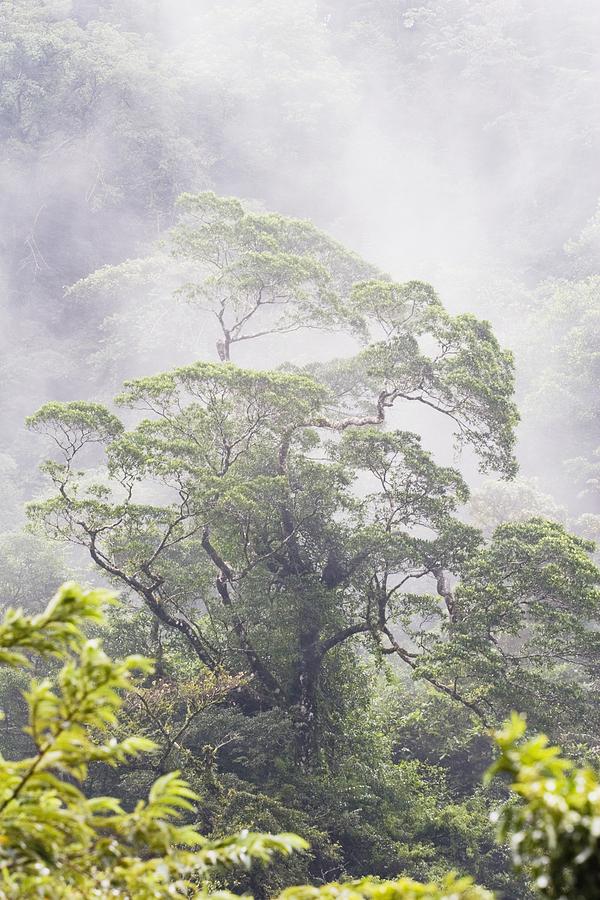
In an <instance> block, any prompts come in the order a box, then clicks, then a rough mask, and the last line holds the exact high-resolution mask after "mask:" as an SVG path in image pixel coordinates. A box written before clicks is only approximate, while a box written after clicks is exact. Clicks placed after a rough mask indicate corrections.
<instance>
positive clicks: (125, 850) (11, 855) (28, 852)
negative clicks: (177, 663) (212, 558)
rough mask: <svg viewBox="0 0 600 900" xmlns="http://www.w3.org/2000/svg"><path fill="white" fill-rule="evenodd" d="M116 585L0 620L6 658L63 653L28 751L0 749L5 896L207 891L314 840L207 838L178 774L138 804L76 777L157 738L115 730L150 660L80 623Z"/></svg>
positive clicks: (38, 697)
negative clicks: (111, 645) (215, 880)
mask: <svg viewBox="0 0 600 900" xmlns="http://www.w3.org/2000/svg"><path fill="white" fill-rule="evenodd" d="M112 600H113V598H112V595H110V594H108V593H107V592H106V591H99V590H96V591H84V590H82V589H81V588H80V587H78V586H77V585H75V584H73V583H69V584H66V585H63V587H62V588H61V589H60V590H59V591H58V593H57V594H56V595H55V597H54V598H53V600H52V601H51V602H50V604H49V605H48V606H47V608H46V609H45V610H44V612H42V613H40V614H38V615H36V616H33V617H28V616H26V615H24V614H23V613H22V612H21V611H19V610H16V609H9V610H8V611H7V613H6V614H5V617H4V621H3V623H2V625H0V661H1V662H2V664H4V665H8V666H11V667H15V666H25V665H27V664H28V662H29V658H30V656H31V655H32V654H33V655H40V654H41V655H42V656H50V657H56V658H57V659H58V660H59V661H60V662H61V663H62V665H61V668H60V670H59V671H58V673H57V674H56V676H55V678H50V677H47V678H44V679H42V680H34V681H32V682H31V684H30V687H29V690H28V691H27V693H26V695H25V699H26V702H27V707H28V711H29V724H28V727H27V729H26V730H27V734H28V735H29V737H30V740H31V744H32V753H31V755H30V756H28V757H26V758H24V759H19V760H16V761H12V760H8V759H4V758H3V759H0V830H1V832H2V835H1V839H0V873H1V874H0V878H1V883H2V894H3V896H5V897H23V896H28V897H34V896H39V897H47V896H52V897H68V898H77V897H81V898H84V897H85V898H92V897H97V898H103V897H109V896H115V894H118V896H123V897H136V898H144V897H148V898H150V897H162V896H164V897H167V896H169V897H173V896H181V897H188V896H191V895H192V894H193V895H194V896H204V895H205V894H206V890H207V888H206V887H205V884H206V880H207V878H208V876H209V875H210V872H211V871H212V870H214V869H215V868H217V867H219V866H231V865H236V864H238V865H239V864H244V863H248V862H249V861H250V860H251V859H261V860H268V859H269V858H270V856H271V855H272V854H273V853H276V852H278V853H290V852H291V851H292V850H294V849H301V848H303V847H304V846H305V844H304V842H303V841H301V840H300V839H299V838H296V837H294V836H293V835H280V836H274V835H257V834H251V833H247V832H246V833H244V834H241V835H239V836H238V837H232V838H225V839H222V840H217V841H208V840H206V839H205V838H203V837H202V836H201V835H200V834H199V833H198V832H197V831H196V830H195V829H194V828H193V827H190V826H188V825H184V824H178V823H177V819H179V818H180V817H181V816H182V814H183V813H185V812H188V811H190V810H192V809H193V804H194V802H195V801H196V800H197V799H198V798H197V796H196V794H195V793H194V792H193V791H192V790H191V789H190V788H189V786H188V785H187V784H186V782H185V781H183V780H182V779H181V778H180V777H179V774H178V773H177V772H172V773H169V774H167V775H164V776H163V777H161V778H159V779H158V780H157V781H156V782H155V783H154V785H153V786H152V788H151V790H150V793H149V795H148V798H147V800H146V801H140V802H138V803H137V804H136V806H135V808H134V809H133V810H131V811H130V812H127V811H125V810H124V809H123V808H122V806H121V804H120V803H119V801H117V800H116V799H114V798H111V797H92V798H87V797H86V796H85V795H84V793H83V792H82V790H81V788H80V787H79V786H78V785H79V784H80V783H81V782H82V781H83V780H84V779H85V778H86V775H87V772H88V767H89V765H90V764H92V763H96V762H99V761H100V762H102V763H105V764H108V765H110V766H118V765H119V764H122V763H123V762H124V761H125V760H126V759H129V758H131V757H134V756H137V755H138V754H140V753H142V752H144V753H147V752H149V751H151V750H152V749H154V744H153V743H152V741H149V740H148V739H147V738H142V737H135V736H129V737H125V738H124V739H123V740H117V739H115V738H114V737H111V736H110V733H111V731H112V730H113V729H114V727H115V725H116V723H117V716H118V712H119V709H120V707H121V704H122V692H123V691H131V689H132V686H133V682H132V676H133V675H134V674H135V673H149V672H151V670H152V665H151V663H150V661H149V660H148V659H146V658H143V657H139V656H130V657H127V658H126V659H124V660H123V661H122V662H115V661H113V660H111V659H110V658H109V657H108V656H107V655H106V654H105V653H104V651H103V650H102V648H101V646H100V645H99V643H98V641H96V640H89V639H87V638H86V637H85V635H84V633H83V632H82V630H81V629H82V626H83V625H85V624H86V623H87V624H88V625H89V624H91V623H94V622H96V623H97V622H99V621H101V620H102V606H103V605H104V604H105V603H107V602H112Z"/></svg>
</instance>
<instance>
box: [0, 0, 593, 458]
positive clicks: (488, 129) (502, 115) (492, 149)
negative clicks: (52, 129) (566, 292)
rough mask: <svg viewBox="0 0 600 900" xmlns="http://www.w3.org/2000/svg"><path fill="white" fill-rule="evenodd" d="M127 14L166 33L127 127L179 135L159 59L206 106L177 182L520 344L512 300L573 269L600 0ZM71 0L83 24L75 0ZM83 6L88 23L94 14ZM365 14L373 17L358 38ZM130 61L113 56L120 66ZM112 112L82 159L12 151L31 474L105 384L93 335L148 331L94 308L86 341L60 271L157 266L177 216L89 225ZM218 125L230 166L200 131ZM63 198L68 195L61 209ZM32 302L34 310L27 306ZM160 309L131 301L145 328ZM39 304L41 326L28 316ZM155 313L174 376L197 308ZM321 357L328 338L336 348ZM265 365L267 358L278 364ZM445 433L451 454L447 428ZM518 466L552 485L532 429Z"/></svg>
mask: <svg viewBox="0 0 600 900" xmlns="http://www.w3.org/2000/svg"><path fill="white" fill-rule="evenodd" d="M89 5H90V6H92V5H93V4H89ZM59 6H60V4H59ZM115 6H116V8H117V9H119V10H121V11H122V13H123V16H122V19H121V18H120V17H119V16H117V15H116V14H115V12H114V10H111V4H110V3H107V4H105V5H104V13H103V18H104V19H105V20H106V22H108V23H112V24H115V25H116V26H117V27H118V29H120V32H122V33H123V34H124V35H127V34H128V33H129V32H130V31H131V30H132V29H133V30H137V31H138V32H139V34H141V35H143V34H144V33H145V32H146V30H147V31H150V32H153V33H154V38H153V41H154V44H153V46H154V48H155V51H154V55H153V54H150V56H149V58H148V62H147V73H148V74H147V75H145V76H144V78H147V79H149V81H148V87H147V89H146V91H147V92H146V95H145V98H144V99H143V102H142V105H141V107H140V109H135V110H133V111H132V112H131V115H132V116H134V117H135V120H136V121H139V120H140V116H141V117H142V118H143V117H144V116H145V117H146V118H147V119H148V123H149V124H148V127H149V128H150V127H153V128H156V129H158V130H162V132H163V133H165V134H168V133H171V132H172V131H173V128H174V124H173V123H174V122H175V121H176V119H177V116H178V115H179V113H178V107H177V103H176V102H175V100H174V99H173V97H174V96H175V95H173V96H172V95H171V94H169V93H168V92H167V94H165V95H164V96H163V93H161V92H158V91H155V90H153V87H152V85H153V82H152V79H151V76H152V73H153V72H155V71H156V69H157V66H158V63H157V60H162V62H161V63H160V65H161V66H163V67H166V69H167V70H168V71H169V73H170V77H171V78H172V79H173V82H175V81H177V84H178V89H177V90H178V92H179V93H177V97H178V98H181V97H183V98H184V100H182V101H181V102H182V103H183V102H184V101H185V102H186V103H187V104H188V106H187V109H188V110H190V109H191V110H192V111H193V115H189V114H187V118H186V120H185V122H184V123H183V125H181V123H179V124H178V125H177V127H178V128H179V131H178V132H177V135H176V137H177V140H178V141H188V142H189V146H190V151H189V160H188V161H189V166H187V167H186V166H184V167H182V169H181V172H180V174H179V175H178V178H177V184H176V187H177V189H178V190H201V189H205V188H206V187H207V186H212V187H213V188H214V189H215V190H217V191H218V192H220V193H228V194H239V195H241V196H243V197H245V198H247V199H248V200H249V201H251V202H252V203H254V204H255V205H257V206H259V207H262V208H269V209H275V210H277V211H280V212H283V213H287V214H291V215H298V216H302V217H306V218H310V219H312V220H313V221H314V222H315V224H317V225H318V226H319V227H321V228H323V229H325V230H327V231H330V232H331V233H333V234H334V235H335V236H336V237H337V238H339V239H340V240H341V241H343V242H344V243H345V244H346V245H348V246H349V247H351V248H352V249H354V250H356V251H357V252H359V253H361V254H362V255H364V256H365V258H367V259H368V260H369V261H370V262H373V263H375V264H377V265H378V266H380V267H381V268H382V269H384V270H385V271H387V272H389V274H390V275H391V276H392V277H394V278H396V279H398V280H407V279H413V278H418V279H423V280H426V281H430V282H432V283H433V284H434V286H435V287H436V289H437V290H438V292H439V293H440V294H441V296H442V299H443V300H444V301H445V302H446V303H447V305H448V306H449V307H450V308H451V309H452V310H453V311H456V312H463V311H474V312H476V313H481V314H482V315H485V316H486V317H490V318H491V319H492V321H493V323H494V325H495V327H496V328H497V329H498V331H499V333H500V335H501V336H502V338H503V339H504V340H510V339H511V337H512V336H513V334H514V327H513V326H514V323H513V322H508V323H507V321H506V318H507V316H512V315H513V313H512V312H511V309H513V307H514V303H515V302H516V301H515V298H517V300H518V298H519V296H520V291H522V290H524V289H531V288H532V287H534V286H535V285H536V284H537V283H538V282H540V281H542V280H543V279H544V278H547V277H549V276H553V275H561V274H563V273H564V271H565V267H566V266H568V258H567V255H566V254H565V252H564V250H563V247H564V245H565V243H566V242H567V241H569V240H571V239H573V238H576V237H577V235H578V234H579V233H580V232H581V230H582V229H583V228H584V227H585V225H586V222H588V220H589V219H590V218H591V217H592V216H593V214H594V211H595V210H596V207H597V202H598V197H599V196H600V167H599V166H598V164H597V160H598V158H599V155H600V131H599V128H598V115H597V113H598V110H597V102H598V97H599V96H600V56H599V55H598V52H597V47H598V46H599V44H600V4H598V2H596V0H578V2H577V3H565V2H560V0H554V2H549V3H541V2H536V0H448V2H441V0H424V2H423V3H421V4H420V5H419V6H415V5H414V4H411V3H409V2H403V0H373V2H370V3H369V2H363V3H362V4H361V3H358V2H355V3H351V4H347V3H345V2H344V0H323V2H313V0H299V2H295V3H286V2H281V0H257V2H248V0H224V2H215V0H169V2H167V0H161V2H159V3H155V4H152V3H144V2H142V0H130V2H129V3H125V2H120V3H117V4H116V5H115ZM62 7H63V8H64V10H68V9H69V3H63V4H62ZM57 8H58V7H57ZM73 8H74V9H77V10H79V11H80V12H79V15H80V21H81V22H82V23H83V27H86V28H88V29H89V23H86V16H85V9H86V3H85V2H80V3H75V4H74V6H73ZM150 13H151V14H150ZM358 13H360V14H361V16H358ZM353 15H356V17H357V19H358V18H361V17H362V24H361V25H360V27H359V26H358V25H356V24H355V23H354V21H353ZM365 22H366V24H365ZM128 46H129V45H128V43H127V40H126V39H125V38H124V39H123V45H122V47H121V45H120V44H119V46H116V47H115V51H114V52H115V53H116V54H117V55H118V54H119V53H121V54H122V56H120V57H118V59H119V65H123V66H124V75H123V78H124V79H125V81H126V80H127V78H129V77H130V76H129V75H128V72H127V59H126V56H127V53H128V52H129V51H128V50H127V47H128ZM119 48H120V49H119ZM115 58H117V57H115ZM113 63H114V60H113V58H112V57H108V58H107V59H106V65H107V66H109V67H110V66H111V65H113ZM131 77H132V78H133V75H132V76H131ZM136 77H137V76H136ZM140 78H141V76H140ZM142 81H144V79H142ZM177 102H179V100H178V101H177ZM115 109H116V107H115ZM115 114H116V113H115V110H113V109H111V108H110V107H108V112H106V113H105V115H104V117H103V114H99V118H98V120H97V121H96V123H95V125H94V128H93V130H92V132H91V135H90V136H88V138H87V139H86V140H81V141H76V142H75V144H74V145H73V144H71V145H69V146H68V147H67V148H62V145H61V135H60V133H58V134H57V135H56V138H55V139H54V143H53V144H52V146H53V147H54V148H56V150H55V152H53V154H52V155H48V148H45V150H41V151H40V157H39V158H38V159H33V160H31V161H29V162H28V161H23V160H22V159H21V158H19V157H18V155H17V156H15V155H14V154H12V151H11V152H8V154H7V155H6V167H5V169H4V172H5V175H4V196H5V201H4V208H3V210H2V219H3V221H4V222H5V223H6V228H7V229H8V230H9V231H10V229H12V230H13V232H14V233H16V235H17V237H16V238H15V240H16V243H17V245H18V249H19V252H20V253H22V255H23V259H24V263H23V265H24V266H25V268H27V267H29V269H30V270H31V278H30V279H29V281H24V280H23V277H22V273H21V274H19V277H18V278H17V279H16V281H15V284H17V286H15V284H13V283H11V280H10V279H11V277H12V276H9V275H7V279H8V282H9V284H8V287H7V290H6V293H5V295H4V296H5V299H4V309H3V310H2V313H1V319H0V321H1V322H2V335H3V343H4V346H5V351H6V356H7V363H6V366H7V369H9V370H10V372H9V374H8V375H7V376H6V377H5V379H4V387H5V391H6V394H5V397H4V400H3V403H4V407H3V408H4V409H5V410H7V416H8V418H7V421H8V422H9V423H10V428H9V429H8V428H7V427H6V424H5V426H4V431H5V432H6V431H9V432H10V433H6V434H5V437H6V440H7V444H8V445H9V447H11V446H13V445H14V446H15V447H16V449H15V450H14V452H15V453H18V454H20V453H23V452H25V453H31V454H32V456H31V458H30V460H29V463H30V464H31V465H33V463H34V462H35V456H36V453H38V452H42V451H41V448H39V447H38V445H36V444H35V442H33V443H31V438H30V437H29V438H27V439H25V438H24V437H23V435H22V432H21V426H20V424H19V423H20V422H21V421H22V419H23V418H24V417H25V416H26V415H27V414H28V413H30V412H31V411H32V410H33V409H35V407H36V406H37V405H39V403H40V402H43V401H44V400H46V399H50V398H51V397H53V396H55V395H56V394H57V390H58V395H59V396H60V398H71V397H74V396H80V395H81V394H82V392H83V393H84V394H85V391H86V390H87V389H88V388H86V379H85V377H84V373H82V372H81V371H74V370H73V367H72V366H70V364H69V343H70V342H74V343H77V342H83V343H84V344H85V342H86V341H88V342H89V343H90V347H91V348H92V349H93V352H94V353H96V354H97V353H98V352H100V354H101V353H102V352H103V351H102V348H103V347H105V346H106V343H107V342H110V336H111V334H112V333H114V334H118V328H119V327H120V326H121V325H122V327H123V334H122V335H121V341H122V342H123V343H124V344H126V343H127V342H129V343H130V344H131V342H132V341H133V342H135V340H136V339H137V338H136V337H135V335H136V333H137V332H139V330H140V329H139V319H138V320H136V321H133V320H131V319H130V318H128V317H130V308H129V307H128V308H123V310H121V311H118V312H117V313H116V315H117V317H119V316H121V319H120V320H116V321H113V326H115V330H114V332H111V331H110V322H109V323H108V324H107V323H106V322H104V323H103V322H102V315H101V311H96V319H95V320H94V322H93V323H92V325H90V324H89V323H86V328H88V331H87V332H86V333H85V335H83V334H82V333H81V332H80V330H79V327H80V326H79V324H78V323H80V321H81V316H80V312H78V311H77V307H76V306H74V305H73V304H72V303H70V302H65V300H64V297H63V288H64V287H66V286H67V285H66V284H64V283H61V281H60V277H59V274H60V273H62V272H64V271H66V272H68V273H69V279H67V280H75V279H76V278H78V277H81V276H83V275H85V274H87V272H89V271H90V270H91V269H93V268H95V267H96V266H99V265H102V264H104V263H117V262H120V261H122V260H123V259H126V258H128V257H131V256H136V255H138V254H144V253H146V252H147V250H148V248H149V246H150V244H151V241H152V240H153V239H154V238H155V237H156V235H157V232H158V231H159V230H160V229H161V227H163V226H168V224H169V221H168V217H166V216H165V215H164V214H162V215H160V214H158V213H152V212H144V211H143V210H142V205H141V203H140V200H139V197H133V196H132V197H131V198H128V197H125V198H124V199H123V198H122V199H121V200H120V201H119V202H117V201H116V200H114V202H113V203H112V205H111V203H108V205H107V206H106V207H105V208H104V209H103V210H99V211H98V213H97V214H95V218H94V217H93V216H91V218H90V217H88V218H89V221H88V218H86V216H87V213H86V212H85V210H84V213H85V214H84V213H82V212H81V209H82V206H81V200H80V198H81V196H85V197H87V196H88V195H89V196H90V200H89V202H88V206H90V204H92V202H96V200H95V199H94V200H93V201H92V198H93V197H94V194H95V191H96V188H95V186H94V178H95V177H96V176H95V174H94V166H93V164H92V163H91V160H92V159H93V158H94V159H95V158H98V159H100V160H104V159H105V158H107V157H110V156H111V153H112V152H113V151H114V152H115V153H116V152H117V150H118V144H117V141H118V140H120V138H118V136H115V135H116V134H117V130H116V129H114V130H113V127H112V126H113V122H114V120H113V118H111V117H113V116H114V115H115ZM182 115H183V114H182ZM216 132H218V142H215V143H218V147H217V148H216V149H217V150H218V153H217V152H216V150H215V148H213V150H211V149H210V148H206V147H205V142H203V138H202V135H203V134H206V135H207V136H208V137H211V136H212V137H213V138H214V134H215V133H216ZM115 148H117V150H115ZM118 152H120V150H119V151H118ZM44 153H46V155H44ZM11 154H12V155H11ZM211 154H212V156H211ZM217 156H218V158H216V157H217ZM196 157H197V158H196ZM213 157H214V158H213ZM132 159H134V157H132ZM131 165H134V163H131ZM32 172H33V173H35V178H33V181H32ZM40 172H41V174H40ZM40 184H41V185H42V187H41V188H39V191H40V195H39V197H35V198H34V199H32V190H35V189H37V187H38V186H39V185H40ZM90 188H91V189H92V192H91V194H90ZM61 194H65V196H66V198H67V199H66V200H65V202H64V203H63V206H62V207H61V205H60V202H59V201H58V198H59V197H60V195H61ZM71 198H74V199H73V200H72V210H75V212H74V213H73V214H71V213H72V210H71V207H69V203H70V202H71ZM97 200H98V202H100V198H97ZM83 206H85V204H83ZM21 207H22V211H20V210H21ZM57 209H58V212H57ZM40 210H41V212H40ZM38 215H40V216H41V218H42V220H43V221H42V226H43V224H44V221H46V219H45V217H48V216H50V217H51V216H52V215H54V216H55V219H56V221H55V223H54V224H52V227H50V226H47V232H46V236H45V243H44V242H43V241H42V242H41V244H40V245H39V246H38V245H37V244H35V242H32V240H31V239H30V236H31V234H34V233H35V228H36V227H37V226H36V224H35V223H36V221H37V219H36V216H38ZM78 217H81V220H80V219H79V218H78ZM90 221H92V224H91V225H90ZM40 227H41V226H40ZM86 229H87V230H86ZM42 230H43V229H42ZM79 231H81V237H79ZM74 234H77V237H76V238H74V236H73V235H74ZM69 241H71V244H73V245H76V246H78V247H81V248H83V249H81V253H80V255H79V257H78V258H77V260H76V261H72V260H66V261H65V259H64V258H63V255H64V253H65V247H67V246H71V244H69ZM86 241H87V243H86ZM32 243H33V244H34V245H35V246H33V247H32ZM5 246H6V254H7V259H6V260H4V261H3V262H2V264H1V269H2V271H4V270H5V269H6V270H7V271H8V270H9V269H10V268H11V265H12V263H11V262H10V260H9V259H8V255H9V254H14V252H15V243H14V241H13V240H11V239H10V235H9V239H7V241H6V242H5ZM13 268H14V267H13ZM38 269H41V270H44V269H47V270H48V271H49V272H50V273H51V274H50V275H49V274H48V272H45V271H41V272H39V271H37V270H38ZM54 271H55V272H57V273H59V274H57V275H56V277H53V276H52V272H54ZM51 276H52V277H51ZM44 279H45V280H44ZM40 285H41V286H40ZM31 296H35V302H34V303H33V304H32V305H30V306H28V303H30V298H31ZM144 296H145V295H144V293H143V292H140V295H139V297H137V298H136V303H135V308H136V309H137V310H138V312H139V313H140V315H143V303H144ZM158 302H159V305H160V298H159V301H158ZM42 305H43V307H44V311H45V312H44V317H43V321H42V322H41V323H40V322H38V321H36V317H35V315H33V314H32V309H33V310H34V311H35V310H39V309H40V308H41V306H42ZM156 315H157V317H158V318H157V320H156V321H160V322H162V323H163V324H161V327H164V349H162V350H161V343H160V341H159V340H154V342H153V343H152V347H151V353H150V355H149V356H144V357H143V362H140V364H139V366H141V368H142V369H146V368H147V367H148V366H150V365H151V366H152V367H153V371H159V370H160V369H162V368H165V367H167V366H170V365H173V364H174V363H177V362H185V361H190V358H191V356H192V355H193V352H194V342H193V340H192V339H191V338H190V335H189V334H187V335H185V336H184V338H183V339H182V340H181V341H179V339H178V338H176V335H175V331H176V329H180V328H181V322H182V314H181V312H180V311H179V312H177V313H175V312H174V314H173V317H172V318H170V319H169V322H168V323H164V313H161V312H160V310H159V311H158V312H157V313H156ZM128 329H129V330H128ZM136 329H137V332H136ZM144 338H147V334H146V335H144ZM309 339H310V341H314V336H313V335H312V334H311V335H310V338H309ZM46 340H47V341H48V348H47V350H46V351H45V352H46V354H47V356H48V362H47V365H45V364H43V362H42V364H40V363H39V362H38V363H37V364H36V367H35V370H31V369H28V366H27V363H26V361H24V357H25V356H26V355H27V354H28V353H29V352H30V350H31V349H32V348H35V349H36V350H37V351H38V352H39V346H40V344H42V343H43V342H44V341H46ZM178 341H179V342H178ZM103 342H104V343H103ZM198 346H200V342H199V344H198ZM323 346H324V347H327V348H328V347H329V346H330V338H329V337H327V336H325V337H324V338H323ZM98 347H100V350H98ZM128 350H129V352H131V346H130V347H129V348H128ZM145 352H147V348H146V351H145ZM256 352H257V355H258V356H260V357H261V363H262V364H264V358H263V357H264V351H261V350H260V349H257V351H256ZM301 352H302V351H300V353H301ZM38 358H39V357H38ZM140 358H141V357H140ZM41 359H42V360H43V359H44V357H43V356H42V357H41ZM148 360H151V362H150V361H148ZM139 366H138V365H137V364H136V363H135V362H133V363H132V370H131V373H130V374H131V375H136V374H139ZM49 369H52V372H53V375H52V378H51V379H48V378H47V375H46V372H47V370H49ZM107 378H108V380H107V382H106V383H105V385H104V388H105V394H106V395H109V394H110V392H111V391H112V390H113V385H112V383H110V378H109V377H108V376H107ZM57 385H58V388H57ZM90 390H91V388H90ZM94 390H98V388H97V386H96V388H94ZM17 433H18V434H19V435H20V437H19V438H18V440H17V441H16V444H15V434H17ZM428 438H429V441H430V443H431V441H435V434H434V433H431V434H428ZM26 441H27V442H29V443H26ZM25 446H27V447H29V448H36V449H30V450H27V451H24V450H23V448H24V447H25ZM521 459H522V461H523V463H524V468H525V470H526V471H528V472H531V471H533V472H534V473H535V474H540V470H541V461H540V458H539V453H538V452H537V447H536V437H535V435H533V436H532V435H531V434H528V435H527V436H526V440H525V442H524V443H523V445H522V447H521ZM542 474H543V473H542Z"/></svg>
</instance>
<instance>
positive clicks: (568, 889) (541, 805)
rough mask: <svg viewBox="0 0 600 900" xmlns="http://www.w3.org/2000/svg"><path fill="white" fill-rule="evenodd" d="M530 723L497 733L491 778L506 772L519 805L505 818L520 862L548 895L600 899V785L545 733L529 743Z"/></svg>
mask: <svg viewBox="0 0 600 900" xmlns="http://www.w3.org/2000/svg"><path fill="white" fill-rule="evenodd" d="M524 733H525V719H524V718H523V717H521V716H518V715H516V714H513V716H512V719H511V721H510V722H509V723H507V724H506V725H505V727H504V728H503V729H502V730H501V731H498V732H496V735H495V739H496V743H497V745H498V746H499V747H500V750H501V754H500V757H499V758H498V760H497V761H496V762H495V763H494V764H493V766H492V767H491V768H490V771H489V774H488V777H492V776H494V775H496V774H498V773H506V774H508V776H509V777H510V779H511V789H512V790H513V791H514V792H515V793H516V794H517V796H518V798H519V800H518V801H517V802H510V803H507V804H506V805H505V806H504V807H503V808H502V810H501V811H500V814H499V833H500V837H501V838H502V839H504V838H507V837H509V838H510V843H511V848H512V852H513V858H514V861H515V864H516V865H517V866H519V867H521V868H524V869H525V870H526V871H528V872H531V874H532V876H533V877H534V879H535V886H536V888H537V890H538V891H539V893H540V895H541V896H543V897H549V898H553V900H560V898H567V900H580V898H581V900H583V898H585V900H596V898H597V897H599V896H600V886H599V883H598V870H599V868H600V781H599V780H598V775H597V774H596V773H595V772H594V771H592V770H591V769H589V768H577V767H576V766H575V765H574V764H573V763H572V762H571V761H570V760H568V759H564V758H563V757H562V756H561V754H560V750H559V748H557V747H552V746H549V742H548V739H547V738H546V736H545V735H538V736H537V737H534V738H531V739H529V740H527V741H525V742H521V741H520V739H521V738H522V737H523V735H524Z"/></svg>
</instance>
